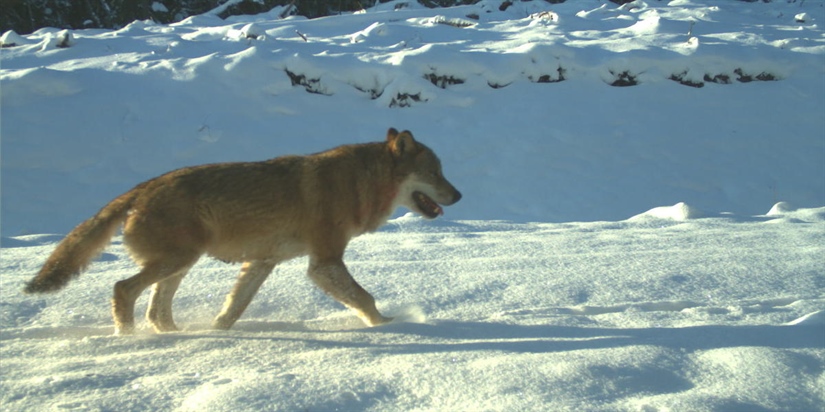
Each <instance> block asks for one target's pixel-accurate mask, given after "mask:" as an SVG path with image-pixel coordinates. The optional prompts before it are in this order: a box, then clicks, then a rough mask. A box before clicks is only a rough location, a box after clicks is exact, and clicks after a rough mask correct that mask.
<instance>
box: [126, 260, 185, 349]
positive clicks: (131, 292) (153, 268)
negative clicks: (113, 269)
mask: <svg viewBox="0 0 825 412" xmlns="http://www.w3.org/2000/svg"><path fill="white" fill-rule="evenodd" d="M198 257H199V254H198V253H189V254H186V253H182V252H181V253H178V254H176V255H175V258H171V259H164V260H156V261H152V262H149V263H147V264H145V265H144V266H143V269H142V270H141V271H140V272H139V273H138V274H137V275H135V276H132V277H130V278H128V279H124V280H121V281H120V282H117V283H115V288H114V296H113V297H112V317H113V318H114V320H115V334H117V335H123V334H130V333H132V331H134V329H135V301H136V300H137V298H138V296H140V294H141V293H142V292H143V291H144V290H145V289H146V288H147V287H149V286H150V285H152V284H154V283H157V282H160V281H162V280H164V279H167V278H169V277H170V276H176V275H178V274H180V273H185V271H186V270H188V269H189V268H190V267H191V266H192V265H193V264H194V263H195V262H196V261H197V260H198ZM170 316H171V313H170Z"/></svg>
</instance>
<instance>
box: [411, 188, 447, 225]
mask: <svg viewBox="0 0 825 412" xmlns="http://www.w3.org/2000/svg"><path fill="white" fill-rule="evenodd" d="M412 197H413V200H414V201H415V205H416V206H418V209H419V210H420V211H421V213H422V214H424V216H425V217H428V218H430V219H435V218H436V217H438V216H440V215H443V214H444V209H442V208H441V206H439V205H438V203H436V202H435V200H433V199H431V198H430V197H429V196H427V195H425V194H424V193H421V192H418V191H416V192H413V194H412Z"/></svg>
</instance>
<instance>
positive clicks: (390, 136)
mask: <svg viewBox="0 0 825 412" xmlns="http://www.w3.org/2000/svg"><path fill="white" fill-rule="evenodd" d="M387 142H388V143H389V145H390V150H391V151H392V154H393V155H395V157H401V156H404V155H407V154H409V153H410V151H411V150H413V148H414V147H415V139H414V138H413V135H412V133H410V132H409V131H408V130H404V131H403V132H401V133H398V131H397V130H395V129H393V128H390V130H389V131H388V132H387Z"/></svg>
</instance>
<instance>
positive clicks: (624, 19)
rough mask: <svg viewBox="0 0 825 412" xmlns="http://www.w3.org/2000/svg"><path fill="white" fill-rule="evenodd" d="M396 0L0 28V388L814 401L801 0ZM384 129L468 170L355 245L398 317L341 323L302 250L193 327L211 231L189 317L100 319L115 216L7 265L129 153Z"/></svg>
mask: <svg viewBox="0 0 825 412" xmlns="http://www.w3.org/2000/svg"><path fill="white" fill-rule="evenodd" d="M401 3H406V2H399V1H395V2H390V3H386V4H382V5H379V6H377V7H376V8H374V9H370V10H367V11H366V12H364V13H359V14H351V15H342V16H334V17H328V18H321V19H316V20H305V19H299V18H289V19H285V20H280V19H278V18H277V16H278V15H279V12H280V10H274V11H273V12H271V13H268V14H265V15H259V16H246V17H233V18H231V19H229V20H227V21H223V20H220V19H218V18H216V17H213V16H210V15H205V16H197V17H193V18H190V19H188V20H186V21H184V22H181V23H177V24H173V25H168V26H165V25H156V24H153V23H151V22H135V23H133V24H131V25H129V26H127V27H125V28H123V29H121V30H116V31H110V30H83V31H74V32H71V33H69V32H60V31H59V30H52V29H44V30H40V31H38V32H36V33H34V34H32V35H27V36H15V35H14V34H13V33H6V34H4V35H3V38H2V42H3V43H4V44H9V43H15V44H16V46H15V47H11V48H3V49H0V110H2V118H1V119H0V120H1V121H2V122H0V138H1V139H2V152H0V156H2V158H1V159H0V168H1V169H0V170H2V175H1V176H0V179H2V182H1V183H2V186H0V189H2V193H0V195H1V196H2V199H0V200H1V201H2V202H1V203H0V208H2V210H1V212H2V214H0V218H2V221H1V223H2V226H0V232H1V233H2V235H3V238H2V240H0V242H2V249H0V404H1V405H2V407H3V408H4V409H7V410H14V411H17V410H21V411H22V410H67V409H68V410H119V411H120V410H136V411H137V410H180V411H188V410H198V411H204V410H205V411H226V410H256V411H257V410H311V411H315V410H507V411H511V410H554V411H555V410H603V411H615V410H629V411H682V410H690V411H731V410H756V411H763V410H771V411H820V410H823V409H824V408H825V389H823V388H825V372H824V371H825V315H823V314H824V313H825V258H823V257H822V256H825V208H823V206H825V115H823V113H825V32H823V30H822V27H821V26H822V24H823V22H825V5H824V4H823V2H822V1H811V0H808V1H804V2H800V1H796V2H788V1H774V2H772V3H761V2H760V3H745V2H738V1H736V2H734V1H730V2H710V1H682V0H676V1H670V2H660V1H647V2H643V1H636V2H634V3H631V4H629V5H625V6H622V7H619V6H616V5H615V4H613V3H610V2H606V1H598V0H583V1H568V2H565V3H563V4H558V5H550V4H548V3H546V2H541V1H533V2H516V3H514V4H513V5H512V6H510V7H509V8H508V9H507V10H505V11H500V10H499V5H500V2H498V1H486V2H481V3H479V4H477V5H473V6H465V7H456V8H450V9H436V10H430V9H425V8H421V7H418V6H414V2H413V6H410V5H408V7H406V8H401V9H397V10H396V9H395V8H396V6H397V5H399V4H401ZM304 38H305V39H306V40H305V39H304ZM61 44H62V45H68V46H69V47H58V46H59V45H61ZM623 86H625V87H623ZM391 126H392V127H396V128H399V129H410V130H412V131H413V133H414V134H415V135H416V137H417V138H418V139H419V140H421V141H423V142H424V143H426V144H428V145H429V146H431V147H432V148H433V149H434V150H435V151H436V152H437V153H438V154H439V155H440V156H441V158H442V161H443V163H444V168H445V174H446V175H447V177H448V178H449V179H450V180H451V181H452V182H453V183H455V185H456V186H457V187H458V188H459V189H460V190H461V191H462V193H463V194H464V198H463V199H462V201H461V202H459V203H458V204H456V205H455V206H452V207H449V208H447V209H446V211H445V212H446V216H445V218H443V219H439V220H437V221H433V222H430V221H424V220H422V219H420V218H417V217H413V216H408V215H405V214H404V213H405V211H403V210H401V211H399V213H398V214H397V215H396V218H395V219H393V220H392V221H391V222H390V223H389V224H388V225H387V226H385V227H384V228H383V229H381V230H380V231H379V232H378V233H375V234H370V235H366V236H363V237H361V238H358V239H356V240H354V241H353V242H352V244H351V246H350V248H349V249H348V251H347V255H346V257H345V260H346V261H347V264H348V266H349V268H350V269H351V271H352V272H353V274H354V275H355V277H356V278H357V279H358V280H359V282H361V283H362V284H363V285H364V287H365V288H366V289H367V290H369V291H370V292H372V293H373V295H375V296H376V299H377V301H378V303H379V308H380V309H381V310H382V311H384V312H386V313H387V314H389V315H395V316H397V317H398V318H400V319H401V321H400V322H397V323H394V324H391V325H386V326H382V327H379V328H372V329H366V328H363V327H362V326H361V325H360V324H359V323H358V321H357V319H356V318H355V317H354V316H352V314H351V313H349V312H347V311H346V310H345V309H343V308H342V307H341V306H340V305H338V304H336V303H335V302H334V301H332V300H331V299H329V298H328V297H326V296H324V295H323V294H322V293H321V292H320V291H318V290H317V289H315V288H314V287H313V286H312V285H311V284H310V282H309V281H307V280H306V279H305V276H304V274H303V273H304V271H305V266H306V260H305V259H297V260H294V261H290V262H287V263H286V264H283V265H282V266H280V267H279V268H277V269H276V271H275V273H273V275H272V276H271V277H270V279H269V281H268V282H267V283H266V284H265V285H264V287H263V288H262V290H261V292H260V294H259V296H257V297H256V299H255V300H254V301H253V303H252V305H251V306H250V308H249V309H248V310H247V312H246V313H245V315H244V317H243V318H241V320H240V321H239V323H238V324H237V325H236V326H235V328H233V329H232V330H230V331H226V332H216V331H212V330H209V329H208V324H209V322H210V320H211V317H212V316H214V315H215V314H216V313H217V311H218V310H219V308H220V305H221V303H222V301H223V297H224V295H225V294H226V293H227V292H228V290H229V288H230V287H231V285H232V279H233V277H234V274H235V272H236V271H237V270H238V268H237V267H236V266H233V265H227V264H224V263H220V262H216V261H213V260H210V259H203V260H202V261H201V262H200V263H199V264H198V265H197V266H196V267H195V268H194V269H193V271H192V273H191V274H190V275H189V277H187V279H186V281H184V283H183V285H182V286H181V290H180V292H179V293H178V296H177V298H176V303H175V309H176V320H177V322H178V324H179V325H180V326H182V327H183V328H184V330H183V331H181V332H177V333H167V334H162V335H157V334H152V333H150V332H149V331H148V328H147V327H146V326H145V325H140V326H139V328H140V330H139V333H138V335H137V336H134V337H127V338H123V337H113V336H110V335H111V332H112V325H111V319H110V314H109V307H108V304H109V303H108V300H109V296H110V294H111V287H112V284H113V283H114V282H115V281H117V280H120V279H123V278H125V277H128V276H130V275H131V274H133V273H134V272H135V266H134V265H133V264H132V263H131V261H130V260H129V259H128V257H127V253H126V251H125V250H124V248H123V245H122V243H121V239H120V238H119V237H118V238H115V241H114V243H113V245H112V246H111V247H110V248H108V249H107V250H106V252H105V253H104V254H103V256H102V257H101V258H100V259H99V260H98V261H97V262H96V263H95V264H94V265H92V267H91V269H90V270H89V272H88V273H86V274H84V275H83V276H81V277H80V278H79V279H78V280H76V281H74V282H73V283H72V284H71V285H70V286H69V287H68V288H67V289H66V290H64V291H62V292H61V293H59V294H57V295H52V296H25V295H22V294H21V293H20V289H21V286H22V283H23V282H24V281H26V280H28V279H29V278H30V277H31V276H32V275H33V274H34V273H35V272H36V271H37V269H38V268H39V266H40V265H41V264H42V262H43V261H44V260H45V258H46V256H47V255H48V253H50V251H51V250H52V249H53V248H54V245H55V243H56V242H57V241H59V240H60V239H61V238H62V236H63V235H64V234H65V233H67V232H68V231H69V230H70V229H71V228H72V227H73V226H74V225H75V224H77V223H78V222H80V221H81V220H83V219H85V218H87V217H89V216H91V215H92V214H93V213H94V212H95V211H96V210H97V209H98V208H99V207H101V206H102V205H103V204H104V203H105V202H106V201H108V200H109V199H111V198H112V197H114V196H116V195H117V194H119V193H122V192H123V191H125V190H128V189H129V188H131V187H132V186H133V185H134V184H136V183H138V182H140V181H142V180H145V179H148V178H150V177H153V176H155V175H158V174H160V173H163V172H165V171H168V170H170V169H174V168H178V167H182V166H186V165H193V164H201V163H208V162H218V161H235V160H258V159H266V158H270V157H275V156H279V155H283V154H293V153H310V152H315V151H319V150H323V149H326V148H329V147H332V146H335V145H339V144H346V143H354V142H364V141H374V140H377V139H381V138H382V136H383V135H384V133H385V131H386V129H387V128H388V127H391ZM780 201H782V203H779V202H780ZM145 305H146V303H145V298H143V299H141V300H139V301H138V306H139V307H138V311H142V310H145Z"/></svg>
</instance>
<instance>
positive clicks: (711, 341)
mask: <svg viewBox="0 0 825 412" xmlns="http://www.w3.org/2000/svg"><path fill="white" fill-rule="evenodd" d="M245 323H247V322H239V324H238V329H239V330H240V331H251V330H254V331H255V332H258V333H260V332H271V333H273V335H270V334H267V335H266V336H256V337H252V336H249V335H246V336H237V335H233V338H239V339H244V338H251V339H272V340H282V339H285V340H302V341H304V342H306V343H312V344H317V345H319V346H327V347H337V348H342V347H351V348H364V349H371V350H374V351H377V352H381V353H388V354H408V353H432V352H456V351H488V350H497V351H509V352H516V353H548V352H564V351H571V350H582V349H609V348H620V347H626V346H636V345H656V346H661V347H669V348H673V349H680V350H689V351H698V350H709V349H719V348H730V347H739V346H762V347H770V348H776V349H804V348H822V347H823V346H825V326H823V325H794V326H772V325H757V326H751V325H743V326H735V325H734V326H731V325H701V326H690V327H681V328H636V329H632V328H589V327H570V326H552V325H512V324H505V323H496V322H460V321H450V320H444V321H434V322H431V323H428V324H423V323H394V324H389V325H383V326H379V327H375V328H360V329H349V330H317V329H311V328H307V327H305V326H302V325H297V324H296V325H292V324H289V323H283V322H251V323H249V324H245ZM279 331H281V332H300V333H306V334H307V336H306V337H305V338H296V337H295V335H292V336H290V337H288V338H286V337H279V336H277V332H279ZM348 333H359V334H395V335H409V336H410V337H411V339H409V343H393V344H384V343H380V342H370V341H369V340H366V341H365V340H360V339H359V340H358V341H351V340H347V339H343V340H342V339H336V338H338V337H339V336H340V335H336V334H348ZM325 335H326V336H325ZM212 336H214V335H212ZM227 337H229V336H227Z"/></svg>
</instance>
